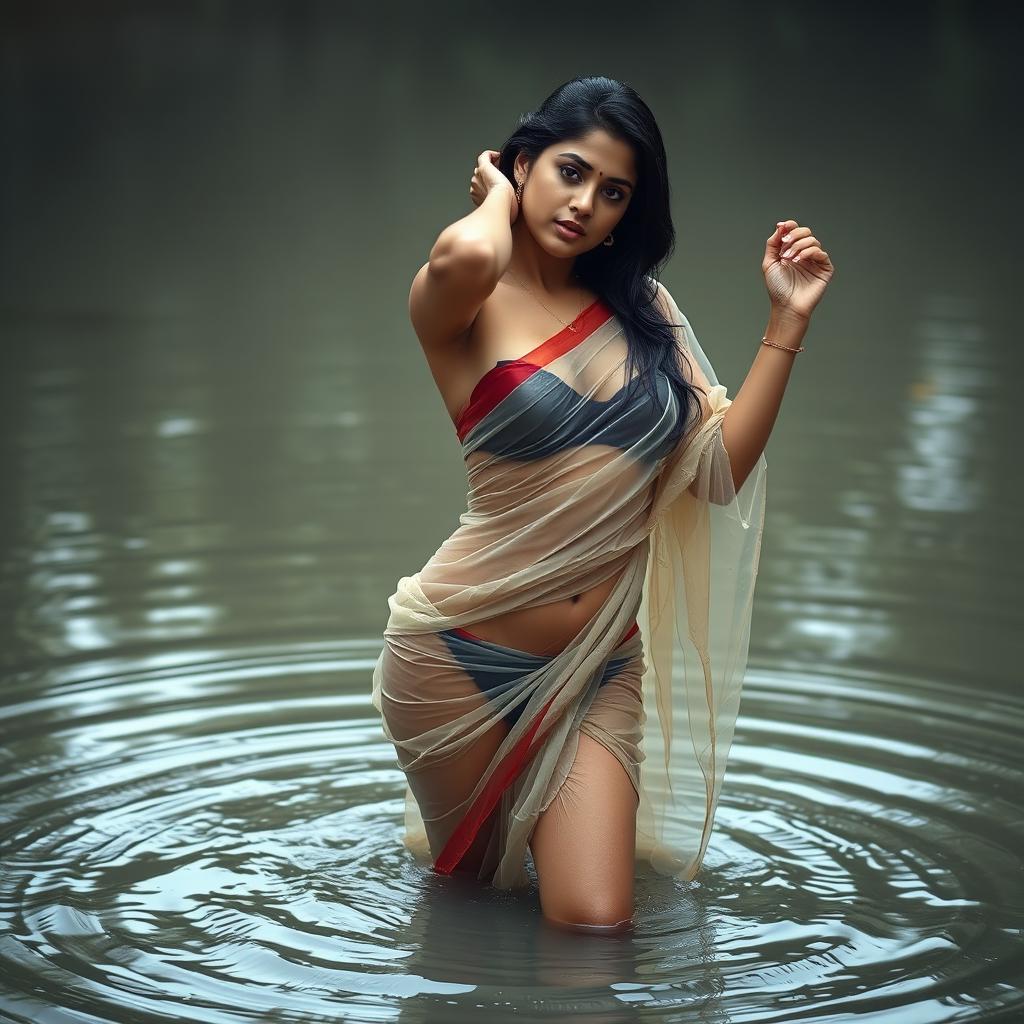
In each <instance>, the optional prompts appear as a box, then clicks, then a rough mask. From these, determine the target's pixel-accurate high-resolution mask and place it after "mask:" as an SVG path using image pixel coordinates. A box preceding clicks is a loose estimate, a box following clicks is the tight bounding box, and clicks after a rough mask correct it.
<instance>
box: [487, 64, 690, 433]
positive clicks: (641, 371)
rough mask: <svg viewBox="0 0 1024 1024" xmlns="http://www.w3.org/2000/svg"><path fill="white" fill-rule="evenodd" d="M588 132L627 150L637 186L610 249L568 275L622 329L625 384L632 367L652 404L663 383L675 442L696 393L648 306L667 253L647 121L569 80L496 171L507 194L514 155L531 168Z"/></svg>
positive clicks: (612, 96)
mask: <svg viewBox="0 0 1024 1024" xmlns="http://www.w3.org/2000/svg"><path fill="white" fill-rule="evenodd" d="M596 128H600V129H603V130H604V131H606V132H608V134H609V135H611V136H613V137H615V138H618V139H621V140H623V141H624V142H626V143H628V144H629V145H630V146H631V147H632V149H633V154H634V159H635V161H636V168H637V175H638V180H637V183H636V188H635V190H634V192H633V197H632V199H631V200H630V203H629V206H628V207H627V208H626V212H625V214H623V217H622V220H620V221H619V223H618V225H616V227H615V231H614V245H611V246H606V245H598V246H596V247H595V248H593V249H591V250H590V251H589V252H585V253H582V254H581V255H579V256H577V257H576V261H575V263H574V266H573V270H574V271H575V273H576V275H577V277H579V279H580V280H581V281H582V282H583V284H584V285H586V286H587V287H588V288H589V289H590V290H591V291H593V292H595V293H596V294H597V295H599V296H601V298H602V299H603V300H604V301H605V302H606V303H607V304H608V305H609V306H610V307H611V308H612V310H613V311H614V312H615V314H616V316H617V317H618V318H619V321H620V322H621V323H622V326H623V331H624V333H625V336H626V346H627V349H628V355H627V358H626V380H627V381H630V380H631V378H632V376H633V370H634V368H636V369H637V376H636V379H637V380H638V381H639V382H641V384H642V386H643V387H645V388H646V390H647V392H648V394H649V395H650V396H651V397H652V399H653V400H654V401H655V402H656V401H657V397H656V396H657V391H656V383H657V382H656V379H655V372H656V370H658V369H660V370H661V371H662V372H663V373H664V374H665V375H666V376H667V377H668V379H669V383H670V384H671V386H672V389H673V390H674V391H675V393H676V395H677V397H678V399H679V403H680V408H681V410H682V415H681V416H680V419H679V424H678V428H677V432H676V439H678V437H679V436H681V435H682V433H683V431H684V430H685V428H686V426H687V424H688V422H689V420H690V416H691V413H692V412H694V411H697V412H698V414H699V404H698V399H697V397H696V391H697V390H698V389H697V388H696V386H695V385H693V384H692V383H691V382H690V381H689V380H688V379H687V378H686V377H685V376H684V374H683V373H682V371H681V369H680V364H679V362H678V356H677V346H676V341H675V337H674V335H673V332H672V326H673V325H671V324H670V323H669V321H668V320H666V318H665V317H664V315H663V314H662V312H661V309H660V307H659V306H658V305H657V304H656V303H655V301H654V300H655V296H656V295H657V288H658V285H657V282H658V280H659V279H660V275H661V268H662V267H663V266H664V264H665V263H667V261H668V259H669V257H670V256H671V255H672V251H673V249H674V248H675V228H674V227H673V226H672V215H671V213H670V211H669V182H668V167H667V159H666V156H665V144H664V142H663V141H662V137H661V131H660V130H659V129H658V125H657V122H656V121H655V120H654V114H652V113H651V110H650V108H649V107H648V106H647V104H646V103H644V101H643V100H642V99H641V98H640V96H639V95H638V94H637V92H636V91H635V90H634V89H633V88H632V87H631V86H629V85H626V84H625V83H624V82H619V81H616V80H615V79H614V78H605V77H603V76H588V77H577V78H573V79H570V81H568V82H565V83H564V84H563V85H560V86H559V87H558V88H557V89H555V91H554V92H553V93H551V95H550V96H548V98H547V99H546V100H544V102H543V103H542V104H541V105H540V106H539V107H538V108H537V110H535V111H533V112H531V113H527V114H523V115H522V116H521V117H520V118H519V125H518V127H517V128H516V129H515V131H514V132H513V133H512V134H511V135H510V136H509V137H508V138H507V139H506V140H505V143H504V144H503V145H502V147H501V156H500V158H499V160H498V168H499V170H501V172H502V173H503V174H504V175H505V177H507V178H508V179H509V181H510V182H511V184H512V186H513V188H514V187H515V185H516V180H515V173H514V171H513V165H514V163H515V159H516V157H517V156H518V155H519V154H520V153H523V154H525V155H526V156H527V157H528V158H529V159H530V160H531V161H533V160H535V159H536V158H537V157H538V156H539V155H540V153H541V152H543V150H545V149H547V147H548V146H551V145H554V144H555V143H556V142H563V141H568V140H571V139H580V138H582V137H583V136H584V135H586V134H587V133H588V132H590V131H592V130H594V129H596ZM674 326H678V327H680V328H681V327H682V325H681V324H678V325H674Z"/></svg>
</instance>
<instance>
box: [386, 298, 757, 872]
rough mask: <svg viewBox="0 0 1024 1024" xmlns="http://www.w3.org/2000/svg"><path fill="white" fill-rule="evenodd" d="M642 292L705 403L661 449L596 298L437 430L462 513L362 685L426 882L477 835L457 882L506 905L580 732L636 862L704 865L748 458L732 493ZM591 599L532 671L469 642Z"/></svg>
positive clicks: (749, 516)
mask: <svg viewBox="0 0 1024 1024" xmlns="http://www.w3.org/2000/svg"><path fill="white" fill-rule="evenodd" d="M658 293H659V296H660V298H659V302H660V303H661V305H662V308H663V309H664V310H665V311H666V313H667V315H668V318H669V321H670V323H672V324H674V325H677V326H676V327H674V334H675V337H676V341H677V346H678V354H679V361H680V365H681V367H682V369H683V372H684V373H685V374H686V375H687V377H688V379H690V380H692V381H693V382H694V384H696V385H697V387H698V388H700V389H702V391H703V392H704V394H702V395H701V402H700V408H699V409H698V408H696V406H695V405H694V406H693V408H692V411H691V414H690V420H689V421H688V423H687V425H686V428H685V432H684V433H683V435H682V437H681V438H679V439H677V440H676V441H674V442H673V441H672V436H673V428H674V427H675V426H676V424H677V422H678V421H679V419H680V417H681V416H682V415H683V410H682V407H681V404H680V402H679V401H678V398H677V396H676V395H675V393H674V392H673V391H672V389H671V388H670V387H669V384H668V379H667V378H666V377H665V376H664V375H662V374H660V373H659V375H658V399H657V401H655V400H654V399H653V397H652V396H651V395H649V394H648V393H647V392H646V391H645V390H644V389H643V388H641V387H637V388H630V387H629V383H628V382H627V381H626V380H625V362H626V355H627V350H626V339H625V335H624V333H623V330H622V326H621V324H620V322H619V320H618V318H617V317H616V316H615V315H614V314H613V312H612V310H611V309H610V307H608V306H607V305H605V303H604V302H603V301H601V300H598V301H597V302H595V303H594V304H593V305H591V306H590V307H589V308H588V309H587V310H585V311H584V312H583V313H582V314H581V315H580V317H579V318H578V319H577V321H575V322H574V326H575V327H576V330H575V331H573V330H570V329H568V328H566V329H564V330H562V331H560V332H559V333H558V334H556V335H554V336H553V337H551V338H548V339H547V340H546V341H544V342H542V343H541V344H540V345H538V346H537V347H536V348H534V349H533V350H532V351H530V352H528V353H527V354H526V355H524V356H522V357H520V358H518V359H514V360H503V361H502V362H499V363H498V364H497V365H496V366H495V367H494V368H492V369H491V370H490V371H488V373H487V374H485V375H484V377H483V378H482V379H481V380H480V382H479V383H478V385H477V387H476V389H475V390H474V392H473V395H472V396H471V398H470V400H469V402H468V404H467V405H466V407H465V408H464V409H463V410H462V412H461V414H460V416H459V418H458V420H457V423H456V429H457V433H458V436H459V439H460V441H461V443H462V447H463V455H464V459H465V463H466V469H467V475H468V484H469V490H468V496H467V507H466V511H465V512H464V513H463V514H462V515H461V516H460V520H459V523H460V525H459V526H458V528H457V529H456V530H455V531H454V533H452V535H451V536H450V537H448V539H447V540H445V541H444V543H443V544H442V545H441V547H440V548H438V550H437V551H436V552H435V553H434V555H433V556H431V558H430V559H429V560H428V562H427V564H426V565H425V566H424V567H423V568H422V569H421V570H420V571H419V572H417V573H415V574H413V575H412V576H406V577H403V578H402V579H400V580H399V581H398V588H397V590H396V592H395V593H394V594H393V595H392V596H391V597H390V598H389V609H390V615H389V619H388V623H387V627H386V629H385V631H384V648H383V650H382V652H381V655H380V658H379V660H378V662H377V664H376V667H375V669H374V674H373V704H374V706H375V707H376V708H377V710H378V711H380V713H381V716H382V720H383V727H384V732H385V735H386V736H387V737H388V739H389V740H390V741H391V742H392V743H393V744H394V746H395V750H396V753H397V755H398V760H399V764H400V766H401V768H402V770H403V771H404V773H405V775H406V779H407V785H406V791H405V834H404V842H405V845H406V846H407V847H408V849H409V850H410V851H412V853H413V854H414V855H415V856H416V857H417V858H418V859H420V860H421V861H422V862H424V863H430V864H431V865H432V867H433V869H434V870H435V871H440V872H443V873H448V872H450V871H452V870H453V869H454V868H455V867H456V866H457V865H458V864H459V862H460V860H461V859H462V858H463V857H464V856H465V854H466V852H467V851H468V850H469V848H470V846H471V844H473V843H474V842H478V841H479V840H480V838H481V836H482V835H489V837H490V838H489V840H488V841H487V845H486V850H485V852H484V855H483V859H482V861H481V862H480V864H481V866H480V867H479V871H478V876H479V877H480V878H481V879H482V880H485V881H488V882H490V883H491V884H492V885H494V886H497V887H498V888H513V887H519V886H523V885H526V884H527V883H528V881H529V879H528V875H527V873H526V869H525V857H526V852H527V849H528V846H527V844H528V842H529V839H530V835H531V833H532V830H533V828H534V826H535V825H536V822H537V818H538V816H539V815H540V813H541V812H542V811H543V810H544V809H545V808H546V807H547V806H548V804H550V802H551V800H552V798H553V797H554V796H555V794H556V793H557V791H558V788H559V786H560V785H561V784H562V783H563V782H564V781H565V778H566V775H567V773H568V771H569V769H570V767H571V766H572V760H573V757H574V755H575V752H576V744H577V742H578V738H579V734H580V732H586V733H587V734H588V735H591V736H593V737H594V738H595V739H597V740H598V741H599V742H601V743H602V744H603V745H604V746H605V747H606V748H607V749H608V750H609V751H610V752H611V753H612V754H613V755H614V756H615V757H616V758H617V759H618V760H619V762H620V763H621V764H622V766H623V768H624V770H625V771H626V772H627V774H628V775H629V778H630V781H631V782H632V783H633V786H634V788H635V789H636V792H637V795H638V798H639V804H638V810H637V818H636V856H637V860H638V861H645V862H647V863H650V864H651V865H652V866H653V867H654V868H655V869H656V870H657V871H659V872H660V873H662V874H666V875H673V876H676V877H678V878H681V879H685V880H689V879H692V878H693V877H694V876H695V874H696V873H697V871H698V869H699V867H700V865H701V862H702V860H703V858H704V853H705V850H706V848H707V843H708V839H709V837H710V833H711V829H712V824H713V820H714V815H715V808H716V806H717V802H718V798H719V793H720V790H721V786H722V781H723V776H724V773H725V767H726V760H727V757H728V753H729V748H730V745H731V742H732V736H733V730H734V726H735V722H736V717H737V714H738V710H739V703H740V692H741V688H742V684H743V676H744V672H745V669H746V661H747V650H748V645H749V636H750V622H751V611H752V600H753V593H754V582H755V577H756V575H757V567H758V559H759V556H760V544H761V534H762V527H763V520H764V503H765V470H766V466H765V459H764V456H763V455H762V456H761V458H760V459H759V460H758V462H757V464H756V465H755V467H754V469H753V471H752V472H751V473H750V475H749V476H748V477H747V479H746V480H745V481H744V483H743V485H742V487H741V488H740V490H739V492H738V493H737V492H736V491H735V490H734V486H733V478H732V473H731V470H730V466H729V457H728V454H727V452H726V450H725V447H724V445H723V443H722V421H723V417H724V415H725V412H726V409H727V408H728V407H729V405H730V404H731V402H730V399H728V398H727V397H726V389H725V387H724V386H722V385H720V384H719V383H718V381H717V379H716V377H715V374H714V370H713V369H712V367H711V364H710V362H709V361H708V359H707V357H706V356H705V354H704V352H703V351H702V349H701V348H700V345H699V344H698V342H697V338H696V337H695V335H694V332H693V330H692V329H691V327H690V324H689V322H688V320H687V319H686V318H685V317H684V316H683V314H682V313H681V312H680V310H679V308H678V306H677V305H676V303H675V302H674V300H673V299H672V297H671V295H670V294H669V293H668V291H667V290H666V289H665V288H664V286H662V285H658ZM613 578H614V580H615V583H614V587H613V589H612V591H611V593H610V594H609V596H608V598H607V600H606V601H605V602H604V604H603V605H602V606H601V608H600V609H599V610H598V612H597V613H596V614H595V615H594V616H593V618H592V619H591V620H590V621H589V622H588V623H587V624H586V625H585V626H584V627H583V628H582V629H581V630H580V632H579V633H578V634H577V635H576V636H575V637H574V638H573V639H572V640H571V641H570V643H569V644H568V646H567V647H566V649H565V650H564V651H562V652H561V653H559V654H556V655H554V656H551V657H543V658H542V657H538V656H532V657H531V656H530V655H525V656H517V655H516V652H515V651H514V650H512V649H510V648H503V647H501V646H500V645H495V644H488V643H487V642H485V641H479V640H477V641H474V640H473V637H472V633H471V632H468V631H469V630H471V627H472V624H473V623H474V622H477V621H480V620H485V619H489V618H491V617H493V616H496V615H499V614H503V613H506V612H510V611H512V610H514V609H521V608H526V607H532V606H535V605H543V604H547V603H550V602H553V601H558V600H562V599H565V598H569V597H572V596H574V595H576V594H579V593H581V592H582V591H584V590H586V589H588V588H591V587H594V586H596V585H597V584H599V583H601V582H603V581H606V580H611V579H613ZM634 623H637V624H639V631H637V630H636V626H635V625H634ZM631 627H632V629H631ZM485 826H486V828H487V833H481V829H483V828H484V827H485Z"/></svg>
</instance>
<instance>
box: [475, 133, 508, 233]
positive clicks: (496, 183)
mask: <svg viewBox="0 0 1024 1024" xmlns="http://www.w3.org/2000/svg"><path fill="white" fill-rule="evenodd" d="M500 157H501V153H500V152H499V151H498V150H497V149H485V150H484V151H483V152H482V153H481V154H480V156H478V157H477V160H476V167H475V168H474V169H473V180H472V181H471V182H470V185H469V197H470V199H472V200H473V205H474V206H479V205H480V204H481V203H482V202H483V201H484V200H485V199H486V198H487V196H488V194H489V193H490V192H492V191H493V190H494V189H496V188H507V189H508V190H509V192H510V193H511V194H512V216H511V223H515V219H516V217H518V216H519V201H518V200H517V199H516V190H515V189H514V188H513V187H512V183H511V182H510V181H509V180H508V178H506V177H505V175H504V174H502V173H501V171H499V170H498V166H497V165H498V160H499V159H500Z"/></svg>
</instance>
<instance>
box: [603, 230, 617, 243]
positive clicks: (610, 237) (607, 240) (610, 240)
mask: <svg viewBox="0 0 1024 1024" xmlns="http://www.w3.org/2000/svg"><path fill="white" fill-rule="evenodd" d="M601 244H602V245H614V244H615V239H614V238H613V237H612V234H611V232H609V233H608V237H607V238H606V239H605V240H604V241H603V242H602V243H601Z"/></svg>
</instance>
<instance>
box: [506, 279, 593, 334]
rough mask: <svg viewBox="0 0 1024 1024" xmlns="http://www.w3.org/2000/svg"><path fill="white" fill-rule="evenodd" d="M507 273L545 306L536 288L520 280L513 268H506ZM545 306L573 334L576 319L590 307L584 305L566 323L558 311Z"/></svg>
mask: <svg viewBox="0 0 1024 1024" xmlns="http://www.w3.org/2000/svg"><path fill="white" fill-rule="evenodd" d="M505 273H506V274H509V275H510V276H511V277H512V280H513V281H517V282H518V283H519V286H520V287H521V288H525V289H526V291H528V292H529V293H530V294H531V295H532V296H533V297H534V298H535V299H536V300H537V301H538V302H540V304H541V305H542V306H544V303H543V302H541V300H540V298H539V296H538V295H537V294H536V293H535V292H534V290H533V289H532V288H531V287H530V286H529V285H527V284H526V282H525V281H520V280H519V277H518V276H517V275H516V274H513V273H512V271H511V270H506V271H505ZM544 308H545V309H547V311H548V312H549V313H551V315H552V316H553V317H554V318H555V319H556V320H557V321H558V322H559V323H560V324H561V325H562V326H563V327H568V328H569V330H570V331H572V332H573V334H575V333H576V331H577V328H576V327H573V324H575V323H576V321H577V320H579V318H580V317H581V316H582V315H583V313H584V311H585V310H586V309H587V308H588V307H587V306H584V307H583V309H581V310H580V311H579V312H578V313H577V314H576V315H575V316H574V317H573V318H572V320H570V321H569V323H566V322H565V321H564V320H563V319H562V318H561V317H560V316H559V315H558V314H557V313H553V312H552V311H551V310H550V309H548V307H547V306H544Z"/></svg>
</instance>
